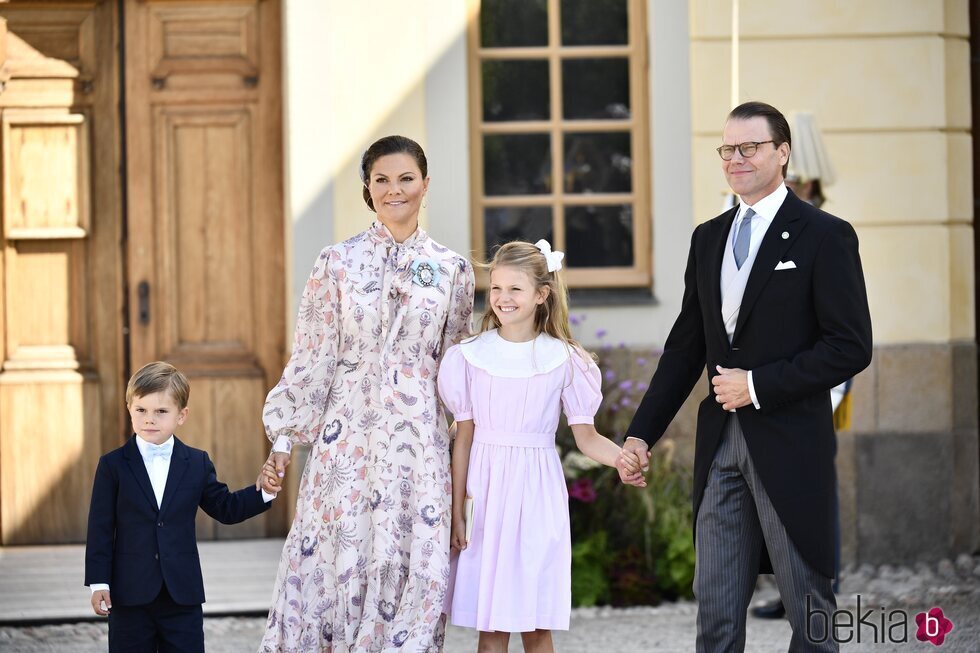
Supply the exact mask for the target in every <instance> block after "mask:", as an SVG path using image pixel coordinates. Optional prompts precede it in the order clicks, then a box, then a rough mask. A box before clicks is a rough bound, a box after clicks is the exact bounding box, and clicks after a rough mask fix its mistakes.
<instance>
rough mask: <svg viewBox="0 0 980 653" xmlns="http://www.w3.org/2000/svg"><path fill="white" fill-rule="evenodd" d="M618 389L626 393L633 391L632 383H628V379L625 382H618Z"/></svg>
mask: <svg viewBox="0 0 980 653" xmlns="http://www.w3.org/2000/svg"><path fill="white" fill-rule="evenodd" d="M618 387H619V389H620V390H624V391H626V390H632V389H633V382H632V381H630V380H629V379H626V380H625V381H620V382H619V386H618Z"/></svg>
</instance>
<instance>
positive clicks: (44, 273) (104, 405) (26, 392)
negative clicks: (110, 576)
mask: <svg viewBox="0 0 980 653" xmlns="http://www.w3.org/2000/svg"><path fill="white" fill-rule="evenodd" d="M0 17H2V20H0V23H2V25H0V31H5V38H3V39H0V49H2V50H3V52H2V53H0V61H2V63H3V65H2V68H0V79H2V80H3V81H4V82H5V84H4V85H3V86H2V88H0V150H2V161H3V166H2V190H0V192H2V195H3V203H2V205H3V210H2V213H0V222H2V229H0V303H2V306H0V309H2V310H0V315H2V317H0V362H2V369H0V541H2V543H3V544H7V545H9V544H31V543H42V542H43V543H56V542H79V541H83V540H84V538H85V528H86V522H87V516H88V502H89V496H90V493H91V489H92V477H93V475H94V472H95V466H96V464H97V462H98V459H99V456H100V455H101V454H102V452H103V451H105V450H107V449H110V448H113V447H116V446H118V445H119V444H120V443H121V442H122V438H123V433H124V431H123V428H124V421H123V419H122V416H123V388H124V381H123V380H122V376H123V349H122V342H123V333H122V331H123V323H122V319H121V315H122V297H123V296H122V286H123V278H122V257H121V254H122V252H121V249H120V242H121V240H122V203H121V195H120V177H119V165H120V143H121V137H120V125H119V111H118V106H119V87H118V79H119V69H118V55H117V49H116V47H117V45H118V21H117V17H116V3H115V2H75V3H71V4H70V5H64V4H62V5H51V4H47V3H43V2H10V3H4V4H0Z"/></svg>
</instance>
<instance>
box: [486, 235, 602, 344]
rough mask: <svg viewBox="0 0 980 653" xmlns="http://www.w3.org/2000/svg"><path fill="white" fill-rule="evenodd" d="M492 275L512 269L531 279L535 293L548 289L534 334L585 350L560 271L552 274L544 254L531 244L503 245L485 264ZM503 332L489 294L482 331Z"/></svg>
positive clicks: (537, 317) (519, 242)
mask: <svg viewBox="0 0 980 653" xmlns="http://www.w3.org/2000/svg"><path fill="white" fill-rule="evenodd" d="M480 267H482V268H484V269H486V270H487V271H488V272H489V273H490V274H493V271H494V270H496V269H497V268H499V267H512V268H516V269H518V270H520V271H521V272H524V273H525V274H527V276H528V277H530V279H531V282H532V283H533V284H534V288H535V290H539V289H541V288H547V289H548V296H547V298H546V299H545V300H544V302H543V303H541V304H538V306H537V308H536V309H535V313H534V331H535V333H536V334H541V333H547V334H548V335H549V336H551V337H552V338H558V339H559V340H561V341H562V342H564V343H565V344H566V345H569V346H570V347H573V348H575V349H578V350H579V351H580V352H582V353H584V352H585V350H584V349H583V348H582V346H581V345H579V344H578V343H577V342H576V341H575V339H574V338H573V337H572V330H571V327H570V326H569V324H568V288H567V287H566V286H565V280H564V279H563V278H562V274H561V271H560V270H556V271H554V272H548V261H547V259H546V258H545V255H544V253H543V252H542V251H541V250H540V249H538V248H537V247H536V246H534V245H532V244H531V243H528V242H525V241H522V240H515V241H513V242H509V243H506V244H505V245H502V246H501V247H500V249H498V250H497V253H496V254H495V255H494V257H493V260H492V261H490V263H486V264H482V265H480ZM498 328H500V320H499V319H498V318H497V314H496V313H494V312H493V307H492V306H491V305H490V296H489V293H488V294H487V307H486V310H484V312H483V318H482V319H481V321H480V329H479V331H480V332H481V333H482V332H484V331H489V330H490V329H498Z"/></svg>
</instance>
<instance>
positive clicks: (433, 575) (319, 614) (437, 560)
mask: <svg viewBox="0 0 980 653" xmlns="http://www.w3.org/2000/svg"><path fill="white" fill-rule="evenodd" d="M473 292H474V281H473V270H472V267H471V266H470V264H469V262H467V260H466V259H465V258H463V257H460V256H459V255H457V254H455V253H453V252H452V251H450V250H448V249H446V248H445V247H442V246H440V245H439V244H437V243H436V242H434V241H433V240H432V239H431V238H429V236H428V235H427V234H426V233H425V232H424V231H422V230H421V229H418V230H417V231H416V232H415V233H414V234H413V235H412V236H411V237H410V238H409V239H408V240H406V241H405V242H404V243H401V244H398V243H396V242H395V241H394V239H393V238H392V236H391V233H390V232H389V231H388V230H387V228H385V227H384V225H382V224H381V223H380V222H375V223H374V225H373V226H372V227H371V228H370V229H368V230H367V231H365V232H363V233H361V234H359V235H357V236H354V237H353V238H351V239H350V240H347V241H345V242H343V243H340V244H338V245H333V246H330V247H327V248H326V249H324V250H323V251H322V252H321V253H320V256H319V258H318V259H317V262H316V265H315V266H314V268H313V272H312V274H311V275H310V278H309V281H308V282H307V284H306V290H305V292H304V293H303V299H302V301H301V303H300V309H299V317H298V319H297V326H296V337H295V342H294V344H293V353H292V357H291V358H290V360H289V363H288V364H287V366H286V369H285V371H284V372H283V375H282V379H281V380H280V381H279V383H278V385H276V387H275V388H273V389H272V391H271V392H270V393H269V396H268V398H267V400H266V404H265V408H264V411H263V415H264V418H263V419H264V422H265V428H266V433H267V434H268V436H269V437H270V439H272V440H273V441H275V440H276V439H278V438H279V437H282V436H286V437H288V439H289V443H290V446H291V445H293V444H297V443H303V444H308V445H311V446H312V449H311V451H310V456H309V460H308V462H307V463H306V469H305V470H304V471H303V477H302V480H301V482H300V489H299V497H298V499H297V502H296V516H295V518H294V520H293V524H292V527H291V528H290V531H289V535H288V536H287V538H286V543H285V546H284V547H283V551H282V559H281V561H280V564H279V572H278V576H277V578H276V586H275V592H274V597H273V602H272V609H271V610H270V612H269V619H268V623H267V625H266V633H265V637H264V638H263V640H262V645H261V648H260V651H277V652H283V653H286V652H290V653H292V652H300V651H303V652H306V651H310V652H314V651H315V652H320V651H335V652H340V651H343V652H345V653H347V652H348V651H359V652H360V651H365V652H366V651H392V650H396V649H397V650H400V651H412V652H416V651H441V650H442V645H443V636H444V629H445V619H444V617H443V615H442V606H443V597H444V595H445V592H446V589H447V584H448V579H449V526H450V520H449V514H450V506H451V501H452V499H451V485H452V481H451V476H450V471H449V437H448V434H447V429H446V419H445V417H444V415H443V412H442V407H441V404H440V403H439V402H438V400H437V394H436V383H435V381H436V373H437V371H438V367H439V360H440V358H441V355H442V353H443V352H445V351H446V350H447V349H449V347H451V346H452V345H454V344H456V343H457V342H458V341H459V340H460V339H461V338H462V337H463V336H464V335H466V334H467V333H468V331H469V328H470V316H471V313H472V311H473Z"/></svg>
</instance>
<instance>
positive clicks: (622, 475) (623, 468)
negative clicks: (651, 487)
mask: <svg viewBox="0 0 980 653" xmlns="http://www.w3.org/2000/svg"><path fill="white" fill-rule="evenodd" d="M647 460H649V452H646V451H644V452H639V451H631V450H629V449H627V448H625V447H624V448H623V449H621V450H620V452H619V456H617V457H616V470H617V471H618V472H619V480H621V481H622V482H623V483H625V484H626V485H633V486H635V487H646V486H647V482H646V479H645V478H643V470H644V467H645V466H646V461H647Z"/></svg>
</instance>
